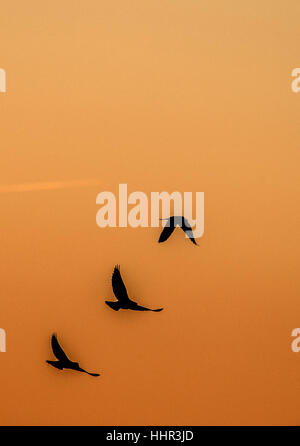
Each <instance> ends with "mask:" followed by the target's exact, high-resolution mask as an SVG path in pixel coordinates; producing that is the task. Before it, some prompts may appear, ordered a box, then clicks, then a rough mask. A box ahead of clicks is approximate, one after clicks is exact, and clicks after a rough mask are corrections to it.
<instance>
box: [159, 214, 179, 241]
mask: <svg viewBox="0 0 300 446" xmlns="http://www.w3.org/2000/svg"><path fill="white" fill-rule="evenodd" d="M174 229H175V225H174V224H173V225H172V224H170V219H169V220H168V221H167V223H166V225H165V227H164V229H163V230H162V232H161V234H160V237H159V240H158V243H162V242H165V241H166V240H168V238H169V237H170V235H171V234H172V233H173V231H174Z"/></svg>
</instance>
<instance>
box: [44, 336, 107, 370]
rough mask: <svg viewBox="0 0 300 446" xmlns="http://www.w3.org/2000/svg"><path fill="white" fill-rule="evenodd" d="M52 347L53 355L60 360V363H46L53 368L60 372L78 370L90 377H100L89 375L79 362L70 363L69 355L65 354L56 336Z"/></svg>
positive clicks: (53, 338) (52, 339)
mask: <svg viewBox="0 0 300 446" xmlns="http://www.w3.org/2000/svg"><path fill="white" fill-rule="evenodd" d="M51 346H52V350H53V353H54V355H55V356H56V358H57V359H58V361H46V362H47V363H48V364H50V365H52V366H53V367H55V368H57V369H59V370H63V369H71V370H76V371H78V372H83V373H87V374H88V375H91V376H100V375H99V373H89V372H87V371H86V370H84V369H82V368H81V367H80V366H79V363H78V362H73V361H70V359H69V358H68V357H67V355H66V354H65V352H64V351H63V349H62V348H61V346H60V345H59V343H58V340H57V337H56V334H53V335H52V338H51Z"/></svg>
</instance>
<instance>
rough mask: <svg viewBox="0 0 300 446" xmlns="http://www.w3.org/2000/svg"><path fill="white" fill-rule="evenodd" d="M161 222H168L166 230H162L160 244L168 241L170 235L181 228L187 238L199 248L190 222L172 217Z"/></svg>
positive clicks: (179, 217) (182, 218)
mask: <svg viewBox="0 0 300 446" xmlns="http://www.w3.org/2000/svg"><path fill="white" fill-rule="evenodd" d="M161 220H167V223H166V224H165V227H164V229H163V230H162V232H161V234H160V237H159V240H158V243H162V242H165V241H166V240H168V238H169V237H170V235H171V234H172V233H173V232H174V230H175V228H176V227H177V226H179V227H180V228H181V229H182V230H183V231H184V232H185V234H186V235H187V237H188V238H189V239H190V240H191V242H192V243H194V245H196V246H198V244H197V243H196V240H195V239H194V234H193V230H192V228H191V225H190V224H189V222H188V220H187V219H186V218H184V217H181V216H172V217H169V218H162V219H161Z"/></svg>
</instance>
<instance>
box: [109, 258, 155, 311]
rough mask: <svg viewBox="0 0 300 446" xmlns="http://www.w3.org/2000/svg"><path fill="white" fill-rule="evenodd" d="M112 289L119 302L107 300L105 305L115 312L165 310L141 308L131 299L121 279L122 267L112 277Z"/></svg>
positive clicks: (115, 269) (115, 270) (118, 267)
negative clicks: (122, 310)
mask: <svg viewBox="0 0 300 446" xmlns="http://www.w3.org/2000/svg"><path fill="white" fill-rule="evenodd" d="M112 287H113V292H114V295H115V296H116V298H117V299H118V302H111V301H108V300H106V301H105V303H106V305H108V306H109V307H110V308H112V309H113V310H115V311H118V310H120V308H122V309H124V310H135V311H155V312H158V311H162V310H163V308H158V309H157V310H151V308H146V307H141V306H140V305H138V304H137V303H136V302H134V301H133V300H131V299H129V297H128V294H127V290H126V287H125V285H124V282H123V279H122V277H121V273H120V265H116V266H115V268H114V272H113V275H112Z"/></svg>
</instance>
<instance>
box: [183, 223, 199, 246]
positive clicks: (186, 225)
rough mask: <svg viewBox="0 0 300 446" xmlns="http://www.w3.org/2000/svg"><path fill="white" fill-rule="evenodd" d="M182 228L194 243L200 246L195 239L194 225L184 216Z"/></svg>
mask: <svg viewBox="0 0 300 446" xmlns="http://www.w3.org/2000/svg"><path fill="white" fill-rule="evenodd" d="M181 229H182V230H183V231H184V232H185V234H186V235H187V236H188V238H189V239H190V240H191V242H193V243H194V245H197V246H198V244H197V242H196V240H195V239H194V234H193V230H192V227H191V225H190V224H189V222H188V220H187V219H186V218H183V225H182V226H181Z"/></svg>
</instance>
